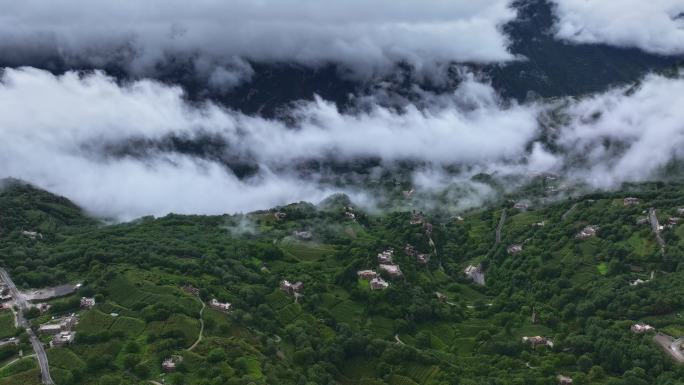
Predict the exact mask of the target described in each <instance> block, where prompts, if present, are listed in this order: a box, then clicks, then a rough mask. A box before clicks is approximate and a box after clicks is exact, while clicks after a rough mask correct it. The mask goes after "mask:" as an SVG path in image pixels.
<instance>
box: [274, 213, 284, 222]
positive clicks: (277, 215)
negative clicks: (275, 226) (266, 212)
mask: <svg viewBox="0 0 684 385" xmlns="http://www.w3.org/2000/svg"><path fill="white" fill-rule="evenodd" d="M273 217H275V219H276V220H278V221H281V220H283V219H285V218H287V214H285V213H284V212H282V211H276V212H275V213H274V214H273Z"/></svg>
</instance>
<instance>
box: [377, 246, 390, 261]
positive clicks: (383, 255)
mask: <svg viewBox="0 0 684 385" xmlns="http://www.w3.org/2000/svg"><path fill="white" fill-rule="evenodd" d="M393 259H394V249H392V248H389V249H387V250H385V251H383V252H382V253H378V263H392V261H393Z"/></svg>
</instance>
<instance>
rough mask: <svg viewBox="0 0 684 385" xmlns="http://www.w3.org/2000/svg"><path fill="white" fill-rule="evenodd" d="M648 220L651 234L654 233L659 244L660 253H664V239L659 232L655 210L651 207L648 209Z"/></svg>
mask: <svg viewBox="0 0 684 385" xmlns="http://www.w3.org/2000/svg"><path fill="white" fill-rule="evenodd" d="M648 220H649V221H650V222H651V229H652V230H653V234H655V237H656V240H657V241H658V245H660V253H661V254H665V240H664V239H663V236H662V234H660V223H658V217H657V216H656V210H655V209H654V208H653V207H651V208H650V209H648Z"/></svg>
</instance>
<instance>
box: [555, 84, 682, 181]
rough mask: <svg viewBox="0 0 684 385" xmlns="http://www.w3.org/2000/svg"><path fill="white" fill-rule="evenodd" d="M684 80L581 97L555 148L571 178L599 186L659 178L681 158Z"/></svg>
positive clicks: (570, 108) (572, 110)
mask: <svg viewBox="0 0 684 385" xmlns="http://www.w3.org/2000/svg"><path fill="white" fill-rule="evenodd" d="M682 106H684V78H682V76H678V77H676V78H667V77H664V76H657V75H649V76H647V77H646V78H645V79H644V80H643V81H642V82H641V84H640V85H639V86H638V87H636V88H626V87H625V88H618V89H614V90H610V91H607V92H605V93H603V94H598V95H594V96H592V97H588V98H585V99H583V100H581V101H579V102H578V103H575V104H573V105H571V106H570V107H569V108H568V110H567V111H566V115H567V116H568V117H569V118H570V121H569V123H568V124H567V126H566V127H563V128H562V130H561V132H560V136H559V138H558V141H557V144H558V145H559V146H560V147H561V148H562V149H563V151H564V152H565V153H566V154H567V155H566V156H567V158H568V159H572V160H573V161H576V162H577V163H574V162H571V161H570V160H567V161H566V162H565V163H566V166H567V167H568V168H569V169H570V170H571V173H572V174H575V176H576V177H579V178H581V179H583V180H585V181H587V182H588V183H590V184H592V185H594V186H597V187H617V186H619V184H620V183H622V182H625V181H635V182H638V181H644V180H649V179H655V178H658V174H659V173H660V171H662V169H663V168H664V167H666V166H667V165H668V163H670V162H672V161H674V160H682V159H684V110H683V109H682V108H681V107H682Z"/></svg>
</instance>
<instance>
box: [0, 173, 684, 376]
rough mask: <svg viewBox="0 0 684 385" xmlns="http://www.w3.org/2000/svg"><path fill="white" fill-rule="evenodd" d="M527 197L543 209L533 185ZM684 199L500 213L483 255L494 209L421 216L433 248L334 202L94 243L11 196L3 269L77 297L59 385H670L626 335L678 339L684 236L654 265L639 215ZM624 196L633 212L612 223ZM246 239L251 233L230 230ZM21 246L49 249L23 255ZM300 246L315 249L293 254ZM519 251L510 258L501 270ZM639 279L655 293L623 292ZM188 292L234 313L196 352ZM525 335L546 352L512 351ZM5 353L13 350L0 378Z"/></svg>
mask: <svg viewBox="0 0 684 385" xmlns="http://www.w3.org/2000/svg"><path fill="white" fill-rule="evenodd" d="M523 191H525V193H526V194H533V193H539V192H538V191H537V190H535V187H534V186H531V187H530V188H529V189H528V190H523ZM683 193H684V187H682V186H680V185H677V184H671V185H662V184H653V185H649V184H646V185H640V186H626V187H625V191H622V192H619V193H617V192H616V193H602V194H593V195H591V196H585V197H582V198H581V199H575V200H568V201H560V202H556V203H553V204H549V205H546V206H534V202H533V205H532V207H531V208H530V209H528V210H527V211H519V210H517V209H513V208H512V207H510V206H512V205H511V204H507V207H506V209H507V213H508V215H507V219H506V221H505V223H504V227H503V233H502V242H501V243H500V244H495V242H494V241H495V237H494V229H495V227H496V226H497V224H498V222H499V218H500V216H501V213H502V209H503V208H504V207H501V206H493V207H487V208H483V209H479V210H474V211H471V212H468V213H466V214H463V219H462V220H461V219H459V218H453V217H448V216H444V217H442V216H440V215H439V214H434V215H428V220H429V221H430V223H432V224H433V228H432V232H431V233H430V234H428V233H427V232H426V231H425V229H424V228H423V226H421V225H411V224H410V223H409V218H410V213H409V212H404V211H398V212H389V213H386V214H378V215H370V214H366V213H364V212H362V211H360V210H357V212H356V221H352V220H350V219H348V218H346V217H345V215H344V209H343V206H344V205H347V204H348V203H346V202H343V201H344V199H343V198H342V197H337V198H335V199H333V200H328V201H327V202H326V204H324V205H321V206H318V207H316V206H313V205H310V204H307V203H298V204H292V205H288V206H285V207H281V208H279V210H280V211H281V212H283V213H285V214H286V215H287V216H286V217H285V218H284V219H281V220H276V219H275V217H274V212H273V211H271V212H258V213H252V214H248V215H245V216H239V215H238V216H229V215H224V216H180V215H168V216H166V217H163V218H156V219H155V218H149V217H146V218H141V219H139V220H137V221H134V222H130V223H121V224H113V225H104V224H101V223H98V222H96V221H94V220H92V219H89V218H88V217H87V216H85V215H83V214H82V213H81V212H80V210H79V209H78V208H77V207H75V206H74V205H72V204H71V203H69V202H68V201H66V200H64V199H62V198H58V197H55V196H53V195H51V194H49V193H46V192H43V191H40V190H36V189H33V188H31V187H28V186H25V185H21V184H16V185H13V186H11V187H9V188H7V189H6V190H4V191H2V192H0V210H2V212H3V215H2V216H0V240H1V241H2V242H0V265H2V266H5V267H6V268H7V269H8V270H9V271H10V272H11V274H12V276H13V277H14V280H15V282H17V283H18V284H19V285H21V286H24V287H28V286H33V287H41V286H47V285H51V284H55V283H61V282H66V281H80V282H83V283H84V284H83V287H82V288H81V289H80V292H79V293H76V294H75V295H73V296H70V297H66V298H63V299H60V300H56V301H54V302H53V303H54V304H59V305H56V306H53V308H52V309H51V310H50V312H49V313H48V314H47V315H44V316H41V317H40V320H43V319H49V317H51V316H58V315H62V314H65V313H68V312H73V311H76V312H78V314H79V316H80V323H79V324H78V326H77V328H76V330H77V342H76V343H75V344H73V345H71V346H69V347H66V348H53V349H49V350H48V354H49V359H50V363H51V369H52V372H53V377H54V378H55V380H56V382H57V383H58V385H80V384H120V385H127V384H130V385H132V384H140V383H144V382H145V381H148V380H154V381H159V382H161V380H162V379H163V380H164V381H165V383H170V384H188V385H218V384H284V385H287V384H306V385H308V384H345V385H346V384H350V385H351V384H373V385H382V384H385V385H390V384H425V385H437V384H439V385H442V384H463V385H475V384H533V385H534V384H540V385H541V384H553V383H556V379H555V377H556V375H557V374H559V373H562V374H565V375H569V376H571V377H572V378H573V379H574V383H575V384H580V385H581V384H610V385H627V384H630V385H631V384H635V385H640V384H656V385H666V384H675V383H677V381H679V379H680V378H682V376H684V368H683V367H682V366H678V365H676V364H675V363H674V362H673V361H672V360H671V358H670V357H669V356H667V355H666V354H664V353H663V352H662V351H661V350H660V349H659V347H658V346H657V345H655V344H654V343H653V341H652V335H649V334H634V333H632V332H631V331H630V326H631V325H632V324H633V323H635V322H647V323H649V324H651V325H653V326H654V327H656V328H657V329H658V330H659V331H662V332H664V333H668V334H670V335H673V336H677V337H678V336H680V335H681V334H683V333H684V321H682V318H681V313H682V311H683V310H684V261H682V259H681V256H682V255H684V238H682V236H683V235H684V232H683V231H682V230H681V228H682V226H679V227H675V228H672V229H666V230H665V232H664V237H665V241H666V244H667V245H666V251H665V253H664V254H661V253H660V251H659V249H658V247H657V246H656V244H655V242H654V239H653V235H652V234H651V232H650V229H649V227H648V225H637V219H639V218H640V217H642V216H643V214H642V211H643V209H644V208H645V207H656V208H657V209H658V210H659V211H658V212H659V215H661V216H662V217H663V218H662V219H661V220H662V221H665V220H666V219H667V217H668V216H669V215H676V209H677V208H678V207H684V194H683ZM626 195H637V196H639V197H640V198H641V200H642V204H641V205H640V206H638V207H624V206H623V205H622V204H621V198H622V197H624V196H626ZM511 198H513V199H518V198H521V197H519V196H515V197H511ZM573 205H576V206H575V208H574V209H573V211H572V212H570V213H569V214H568V215H567V216H565V219H563V215H564V213H566V212H567V211H568V209H569V208H570V207H572V206H573ZM540 222H544V225H543V226H540V225H538V224H539V223H540ZM245 223H248V224H249V226H251V227H252V231H248V232H242V233H238V232H237V231H233V229H234V228H237V227H240V228H241V229H242V228H244V226H245ZM587 225H597V226H599V227H600V230H599V232H598V234H597V236H595V237H593V238H590V239H586V240H580V239H576V237H575V235H576V234H577V233H578V232H579V231H580V230H581V229H583V228H584V227H585V226H587ZM22 229H31V230H34V229H35V230H36V231H40V232H41V234H42V235H43V238H42V239H37V240H34V239H30V238H27V237H25V236H22V234H21V230H22ZM302 230H310V231H311V232H312V235H313V238H312V239H311V240H310V241H303V240H294V239H295V238H294V237H293V233H294V231H302ZM431 240H432V241H433V242H434V250H433V249H432V246H431V244H430V241H431ZM407 243H409V244H411V245H413V246H414V247H415V248H416V249H417V250H419V251H420V252H431V258H430V261H429V263H428V264H427V266H422V265H419V264H417V263H416V261H415V258H414V257H412V256H411V255H408V254H406V253H405V251H404V246H405V245H406V244H407ZM514 243H515V244H522V245H523V250H522V252H520V253H517V254H509V253H507V250H506V249H507V247H508V245H511V244H514ZM388 247H392V248H394V250H395V254H394V259H395V262H396V263H398V264H399V265H400V266H401V269H402V271H403V273H404V277H403V278H400V279H392V278H390V277H385V279H387V280H388V281H389V282H390V283H391V285H390V287H389V288H388V289H387V290H378V291H372V290H370V287H369V285H368V282H367V281H363V280H359V279H358V277H357V275H356V271H357V270H361V269H368V268H372V269H376V270H377V261H376V255H377V253H378V252H380V251H382V250H385V249H386V248H388ZM470 264H481V265H482V267H483V269H484V271H485V274H486V283H487V284H486V286H485V287H481V286H477V285H475V284H473V283H472V282H470V281H469V280H468V279H467V278H466V277H465V275H464V274H463V270H464V268H465V267H466V266H468V265H470ZM651 271H654V272H655V273H654V279H653V280H649V279H650V272H651ZM637 278H640V279H642V280H644V281H648V282H646V283H643V284H640V285H635V286H632V285H630V282H632V281H634V280H635V279H637ZM282 279H288V280H290V281H293V282H295V281H302V282H303V283H304V289H303V292H302V294H303V296H302V297H300V298H298V299H297V301H296V303H295V301H294V299H293V298H292V297H291V296H289V295H286V294H285V293H283V292H282V291H281V290H280V289H279V288H278V286H279V282H280V281H281V280H282ZM185 285H192V286H194V287H197V288H199V296H200V298H201V299H202V300H203V301H205V302H208V301H209V300H211V299H212V298H216V299H218V300H219V301H227V302H230V303H232V304H233V307H234V310H233V311H231V312H229V313H222V312H218V311H216V310H213V309H211V308H206V309H205V311H204V312H203V321H204V326H205V327H204V331H203V338H202V340H201V341H200V342H199V344H198V345H197V346H196V347H195V348H194V349H193V350H192V351H189V350H188V348H189V347H190V346H191V345H192V344H193V343H194V342H195V341H196V340H197V339H198V336H199V332H200V320H199V317H200V315H199V311H200V308H201V303H200V301H199V300H198V298H195V297H194V296H193V295H192V294H188V293H186V292H185V291H183V290H182V287H183V286H185ZM436 292H439V293H440V295H441V297H439V298H438V296H437V295H436ZM81 295H85V296H94V297H95V298H96V300H97V302H98V305H97V306H96V307H95V308H94V309H92V310H79V309H78V306H77V304H76V303H75V302H74V301H75V300H77V299H78V297H79V296H81ZM533 313H534V318H535V322H532V315H533ZM38 320H39V319H34V320H33V321H38ZM5 322H6V321H5ZM12 334H13V332H12ZM535 335H542V336H546V337H549V338H550V339H551V340H553V342H554V346H553V347H542V346H538V347H537V348H536V349H532V348H531V347H530V346H529V345H525V344H523V343H522V342H521V338H522V337H524V336H535ZM15 354H16V353H15V351H14V350H8V351H7V354H5V355H4V356H3V359H5V360H7V359H9V358H11V356H13V355H15ZM171 356H179V357H182V361H181V362H179V363H178V365H177V370H176V371H175V372H174V373H162V370H161V362H162V360H163V359H165V358H168V357H171ZM27 362H28V361H27ZM32 362H34V364H33V365H35V361H32ZM15 365H16V364H15ZM21 365H28V364H24V363H23V362H22V363H21ZM29 374H32V375H34V377H35V375H36V369H35V366H32V367H28V366H26V367H24V368H23V370H21V371H17V372H8V373H6V374H4V378H2V379H0V384H5V383H7V384H9V383H12V384H14V383H21V382H20V380H21V379H25V378H26V376H28V375H29ZM0 377H2V376H0ZM10 380H11V381H14V382H6V381H10ZM34 380H35V378H32V379H30V380H26V381H27V382H26V383H31V382H30V381H34ZM3 381H5V382H3Z"/></svg>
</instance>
